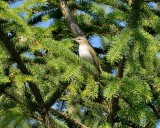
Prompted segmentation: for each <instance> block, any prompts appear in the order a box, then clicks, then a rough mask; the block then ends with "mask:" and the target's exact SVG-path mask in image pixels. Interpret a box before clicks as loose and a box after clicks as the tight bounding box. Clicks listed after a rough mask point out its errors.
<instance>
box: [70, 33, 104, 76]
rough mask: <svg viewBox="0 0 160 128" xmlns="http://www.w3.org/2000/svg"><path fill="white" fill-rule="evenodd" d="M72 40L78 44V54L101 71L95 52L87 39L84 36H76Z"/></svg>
mask: <svg viewBox="0 0 160 128" xmlns="http://www.w3.org/2000/svg"><path fill="white" fill-rule="evenodd" d="M73 40H74V41H76V42H77V43H78V44H79V56H80V57H81V58H82V59H84V60H85V61H87V62H89V63H90V64H92V65H93V66H95V67H96V69H97V70H98V71H99V73H101V68H100V64H99V62H98V59H97V56H96V53H95V51H94V50H93V48H92V47H91V46H90V44H89V43H88V40H87V39H86V38H85V37H84V36H78V37H76V38H74V39H73Z"/></svg>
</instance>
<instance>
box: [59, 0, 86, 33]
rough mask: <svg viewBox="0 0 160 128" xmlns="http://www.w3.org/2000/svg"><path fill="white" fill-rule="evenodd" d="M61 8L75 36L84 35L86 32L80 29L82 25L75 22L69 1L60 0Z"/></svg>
mask: <svg viewBox="0 0 160 128" xmlns="http://www.w3.org/2000/svg"><path fill="white" fill-rule="evenodd" d="M60 8H61V12H62V14H63V16H64V18H65V20H66V22H67V23H68V26H69V27H70V29H71V30H72V32H73V34H74V35H75V36H83V35H84V32H83V31H82V30H81V29H80V27H79V26H78V25H77V24H76V23H75V21H74V18H73V16H72V14H71V12H70V10H69V8H68V5H67V3H66V2H65V0H60Z"/></svg>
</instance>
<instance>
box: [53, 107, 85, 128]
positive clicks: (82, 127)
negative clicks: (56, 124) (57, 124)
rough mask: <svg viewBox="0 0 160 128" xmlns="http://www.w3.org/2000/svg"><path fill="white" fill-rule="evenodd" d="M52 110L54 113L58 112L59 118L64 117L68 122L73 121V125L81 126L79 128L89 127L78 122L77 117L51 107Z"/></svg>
mask: <svg viewBox="0 0 160 128" xmlns="http://www.w3.org/2000/svg"><path fill="white" fill-rule="evenodd" d="M50 112H51V113H53V114H56V115H57V116H58V117H59V118H63V119H64V120H66V122H68V123H71V124H72V125H74V126H76V127H79V128H87V126H85V125H84V124H82V123H80V122H78V121H77V120H75V119H72V118H70V117H69V116H67V115H65V114H62V113H61V112H59V111H57V110H54V109H50Z"/></svg>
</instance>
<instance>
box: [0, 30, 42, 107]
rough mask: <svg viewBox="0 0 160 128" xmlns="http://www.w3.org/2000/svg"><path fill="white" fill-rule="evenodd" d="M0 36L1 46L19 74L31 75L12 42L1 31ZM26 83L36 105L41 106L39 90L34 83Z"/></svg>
mask: <svg viewBox="0 0 160 128" xmlns="http://www.w3.org/2000/svg"><path fill="white" fill-rule="evenodd" d="M0 35H1V36H0V40H1V41H2V44H3V45H4V46H5V47H6V49H7V50H8V52H9V53H10V55H11V57H12V58H13V60H14V61H15V62H16V63H17V66H18V68H19V69H20V70H21V72H22V73H23V74H26V75H31V73H30V72H29V71H28V69H27V68H26V66H25V65H24V63H23V62H22V59H21V57H20V55H19V54H18V52H17V51H16V49H15V48H14V46H13V43H12V41H11V40H10V39H9V38H8V36H7V35H6V34H5V33H4V32H3V30H0ZM28 83H29V87H30V89H31V90H32V92H33V94H34V96H35V98H36V101H37V103H39V105H40V106H42V105H43V104H44V101H43V98H42V95H41V94H40V90H39V89H38V88H37V86H36V85H35V84H34V83H32V82H28Z"/></svg>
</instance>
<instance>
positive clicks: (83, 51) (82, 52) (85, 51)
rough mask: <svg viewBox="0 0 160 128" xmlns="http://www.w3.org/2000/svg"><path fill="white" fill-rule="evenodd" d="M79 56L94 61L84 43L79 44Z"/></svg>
mask: <svg viewBox="0 0 160 128" xmlns="http://www.w3.org/2000/svg"><path fill="white" fill-rule="evenodd" d="M79 56H80V57H81V58H83V59H84V60H86V61H88V62H90V63H92V64H93V63H94V62H93V58H92V55H91V53H90V51H89V49H88V46H87V45H85V44H80V45H79Z"/></svg>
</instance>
